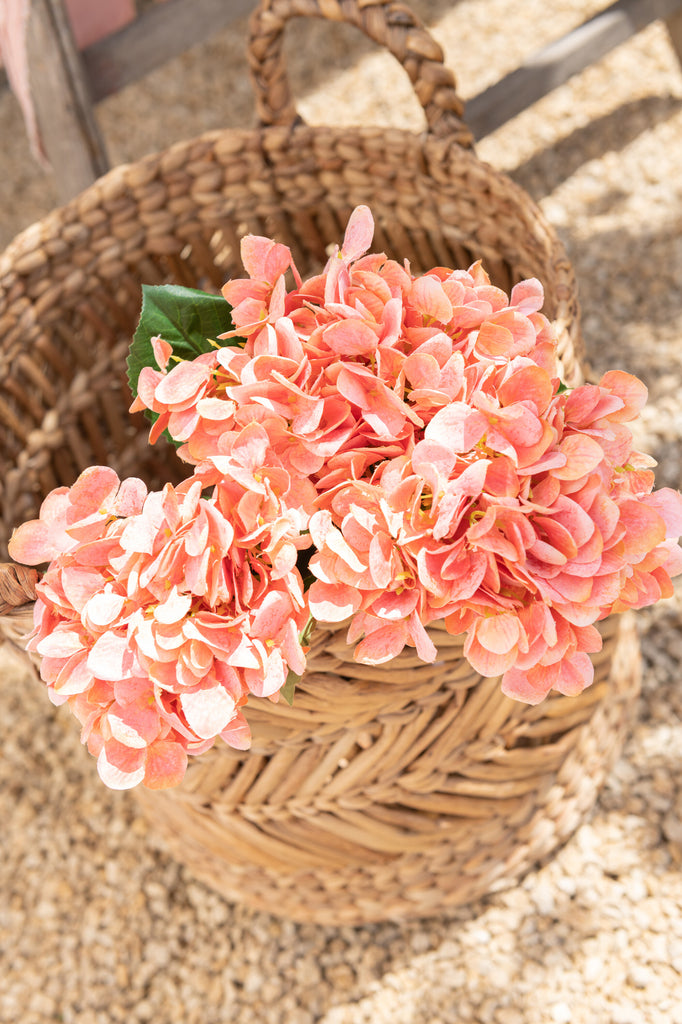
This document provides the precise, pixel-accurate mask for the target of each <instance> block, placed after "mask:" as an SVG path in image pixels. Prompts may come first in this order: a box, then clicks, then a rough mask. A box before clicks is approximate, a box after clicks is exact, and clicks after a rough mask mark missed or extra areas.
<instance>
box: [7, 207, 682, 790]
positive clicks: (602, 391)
mask: <svg viewBox="0 0 682 1024" xmlns="http://www.w3.org/2000/svg"><path fill="white" fill-rule="evenodd" d="M372 234H373V222H372V218H371V214H370V212H369V210H368V209H367V208H366V207H359V208H358V209H357V210H356V211H355V212H354V213H353V215H352V217H351V219H350V222H349V225H348V229H347V231H346V235H345V239H344V242H343V246H342V247H341V249H340V250H337V251H335V252H334V253H333V255H332V256H331V257H330V259H329V262H328V263H327V266H326V267H325V269H324V271H323V272H322V273H321V274H320V275H319V276H316V277H313V278H311V279H310V280H307V281H305V282H303V281H302V280H301V277H300V275H299V273H298V271H297V269H296V267H295V265H294V263H293V260H292V256H291V253H290V251H289V249H288V248H287V247H286V246H284V245H280V244H277V243H275V242H273V241H271V240H269V239H265V238H259V237H254V236H248V237H247V238H245V239H244V240H243V243H242V260H243V263H244V266H245V268H246V270H247V272H248V274H249V277H248V278H246V279H243V280H233V281H230V282H228V283H227V284H226V285H225V286H224V289H223V295H224V297H225V298H226V299H227V301H228V302H229V303H230V304H231V306H232V321H233V324H234V330H233V331H231V332H230V333H229V334H228V335H223V336H222V337H221V339H220V340H221V341H223V342H225V344H224V345H223V346H222V347H220V346H216V347H215V349H214V350H212V351H211V352H208V353H204V354H203V355H200V356H198V357H197V358H196V359H194V360H191V361H190V360H186V361H182V362H175V361H173V359H172V355H173V352H172V347H171V345H170V344H169V343H168V342H166V341H164V340H163V339H161V338H156V339H154V342H153V345H154V356H155V360H156V364H157V368H153V367H151V366H148V367H145V369H143V370H142V373H141V374H140V378H139V382H138V394H137V398H136V400H135V403H134V405H133V409H147V410H150V411H151V412H152V413H154V414H155V415H156V417H157V418H156V422H155V424H154V427H153V429H152V434H151V440H152V441H154V440H156V438H157V437H158V436H159V435H160V434H161V433H162V432H163V431H168V432H169V434H170V435H171V437H172V438H173V439H174V440H175V441H176V442H178V443H179V444H180V447H179V454H180V456H181V457H182V458H183V459H184V460H185V461H186V463H188V465H189V466H190V467H191V475H190V476H189V478H188V479H187V480H186V481H185V482H184V483H183V484H182V485H181V486H180V487H179V488H178V489H177V490H173V489H172V488H171V487H170V485H169V486H167V487H166V488H165V489H164V491H163V492H162V493H161V494H149V495H146V494H145V492H144V489H143V486H142V485H141V484H140V482H139V481H125V482H124V483H122V484H120V485H119V481H118V479H117V478H116V477H115V475H114V474H113V473H112V471H110V470H105V469H103V468H97V469H95V470H91V471H87V472H86V473H85V474H83V476H82V477H81V478H80V479H79V481H78V482H77V483H76V485H74V487H72V488H71V489H70V490H69V489H66V488H62V489H60V490H58V491H56V492H53V494H52V495H50V496H49V497H48V499H46V502H45V504H44V506H43V509H42V510H41V518H40V520H38V521H35V522H33V523H30V524H26V525H25V526H23V527H21V528H20V529H19V530H18V531H17V533H16V534H15V537H14V539H13V542H12V543H13V549H12V554H13V557H15V558H17V560H19V561H24V562H29V563H31V564H38V563H39V562H41V561H46V560H50V559H52V560H53V561H52V563H51V566H50V568H49V569H48V571H47V573H46V575H45V576H44V578H43V580H42V582H41V584H40V585H39V594H40V596H39V600H38V602H37V606H36V607H37V612H36V616H37V617H36V631H35V635H34V637H33V639H32V640H31V645H32V647H33V649H35V650H37V651H38V652H39V653H40V654H42V655H43V656H44V658H43V676H44V678H45V680H46V681H47V683H48V685H49V687H50V692H51V694H52V696H53V699H55V700H59V701H61V700H68V701H69V703H70V704H71V706H72V708H73V710H74V712H75V713H76V714H77V715H78V717H79V719H80V720H81V722H82V723H83V731H84V736H85V737H86V738H87V741H88V744H89V746H90V749H91V750H92V751H93V753H95V754H97V755H98V759H99V764H100V774H101V775H102V778H103V779H104V781H105V782H107V783H108V784H110V785H119V786H124V785H134V784H136V783H137V782H138V781H143V782H144V784H145V785H166V784H172V783H175V782H176V781H177V780H178V779H179V778H180V777H181V776H182V773H183V771H184V766H185V760H186V755H187V753H191V752H199V751H202V750H204V749H206V747H207V746H208V745H210V744H211V742H213V739H214V738H215V737H217V736H221V737H222V738H223V739H225V740H226V741H227V742H228V743H232V744H234V745H237V746H243V745H245V744H247V743H248V728H247V726H246V723H245V721H244V718H243V715H242V713H241V711H240V710H239V709H240V707H242V706H243V705H244V703H245V701H246V699H247V697H248V696H249V694H253V695H255V696H260V697H268V698H270V699H277V695H278V691H279V690H280V689H281V687H282V686H283V684H284V682H285V680H286V678H287V675H288V673H289V672H290V671H291V672H293V673H295V674H300V673H301V672H302V671H303V670H304V668H305V655H304V649H303V647H302V645H301V632H302V630H303V629H304V627H305V625H306V623H308V621H309V617H310V616H312V617H313V618H314V619H315V620H317V621H323V622H332V623H340V622H345V621H346V620H350V622H349V629H348V642H349V643H354V644H357V646H356V647H355V657H356V659H357V660H358V661H362V662H365V663H368V664H372V665H378V664H381V663H383V662H386V661H388V660H390V659H392V658H394V657H395V656H396V655H398V654H399V653H400V651H401V650H402V649H403V647H404V646H405V645H409V646H412V647H415V648H416V651H417V653H418V655H419V657H420V658H422V659H423V660H425V661H433V660H435V659H436V657H437V651H436V648H435V647H434V644H433V642H432V640H431V639H430V637H429V634H428V632H427V630H426V628H425V627H426V626H427V625H428V624H429V623H431V622H434V621H435V620H443V621H444V623H445V626H446V628H447V629H448V630H449V631H450V632H452V633H454V634H465V635H466V636H465V643H464V654H465V656H466V658H467V659H468V660H469V662H470V663H471V665H472V666H473V668H474V669H475V670H476V671H477V672H479V673H480V674H481V675H485V676H497V675H500V676H502V688H503V690H504V692H505V693H507V694H508V695H510V696H513V697H515V698H518V699H520V700H523V701H527V702H529V703H536V702H538V701H540V700H542V699H543V697H545V696H546V694H547V693H548V692H549V691H550V690H552V689H554V690H558V691H559V692H561V693H564V694H577V693H579V692H580V691H581V690H582V689H583V688H584V687H585V686H587V685H589V683H590V682H591V680H592V663H591V661H590V658H589V654H590V653H592V652H595V651H597V650H598V649H599V647H600V644H601V639H600V634H599V632H598V631H597V629H596V628H595V626H594V623H595V622H596V621H598V620H599V619H602V618H604V617H605V616H606V615H608V614H610V613H611V612H614V611H615V612H618V611H622V610H624V609H626V608H638V607H642V606H644V605H647V604H651V603H653V602H654V601H656V600H658V599H659V598H661V597H664V596H669V595H670V594H671V593H672V585H671V582H670V577H671V576H672V575H674V574H676V573H678V572H680V571H682V551H681V550H680V548H679V546H678V543H677V541H678V538H679V536H680V535H681V534H682V497H680V495H679V494H678V493H677V492H675V491H672V490H670V489H663V490H659V491H654V490H653V486H654V477H653V473H652V471H651V465H652V464H653V462H652V460H651V459H649V458H647V457H646V456H644V455H642V454H640V453H638V452H636V451H634V450H633V439H632V434H631V432H630V430H629V428H628V426H627V423H628V422H630V421H632V420H633V419H635V418H636V417H637V415H638V414H639V412H640V410H641V408H642V405H643V404H644V402H645V399H646V389H645V388H644V385H643V384H641V382H639V381H638V380H637V379H636V378H634V377H632V376H630V375H629V374H626V373H623V372H620V371H612V372H610V373H607V374H605V376H604V377H603V378H602V379H601V381H600V382H599V383H598V384H584V385H582V386H580V387H577V388H575V389H573V390H568V389H566V388H564V386H563V385H562V384H561V381H560V375H559V368H558V363H557V354H556V343H555V339H554V336H553V332H552V329H551V325H550V323H549V321H548V320H547V318H546V317H545V316H544V315H543V314H542V313H541V312H540V309H541V307H542V304H543V290H542V286H541V284H540V283H539V282H538V281H537V280H534V279H533V280H529V281H523V282H521V283H519V284H517V285H515V287H514V288H513V289H512V291H511V295H509V296H508V295H507V294H505V292H504V291H502V290H501V289H499V288H497V287H495V286H494V285H492V284H491V282H490V280H489V278H488V276H487V275H486V273H485V272H484V270H483V268H482V267H481V265H480V264H478V263H477V264H474V265H473V266H472V267H470V268H469V269H468V270H454V271H453V270H450V269H446V268H442V267H436V268H434V269H432V270H430V271H429V272H428V273H426V274H423V275H420V276H414V275H412V274H411V273H410V270H409V267H408V266H407V265H405V266H401V265H400V264H398V263H397V262H395V261H393V260H390V259H387V258H386V257H385V256H384V255H376V254H373V255H365V253H366V252H367V250H368V249H369V247H370V244H371V240H372ZM204 494H207V495H208V497H202V495H204Z"/></svg>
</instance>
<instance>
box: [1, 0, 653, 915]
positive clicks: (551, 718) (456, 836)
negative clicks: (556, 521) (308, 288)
mask: <svg viewBox="0 0 682 1024" xmlns="http://www.w3.org/2000/svg"><path fill="white" fill-rule="evenodd" d="M295 15H303V16H322V17H326V18H329V19H331V20H337V21H348V22H350V23H352V24H355V25H357V26H358V27H360V28H361V29H363V31H365V32H366V34H367V35H369V36H370V37H371V38H373V39H374V40H375V41H377V42H379V43H380V44H382V45H384V46H386V47H387V48H388V49H389V50H390V51H391V52H392V53H393V54H394V55H395V56H396V58H397V59H398V60H399V61H400V62H401V63H402V64H403V66H404V67H405V69H406V71H407V73H408V74H409V76H410V79H411V81H412V82H413V84H414V88H415V91H416V94H417V96H418V98H419V100H420V102H421V103H422V106H423V107H424V111H425V115H426V121H427V126H428V127H427V131H426V132H425V133H424V134H422V135H417V134H415V133H412V132H407V131H401V130H396V129H390V130H388V129H379V128H371V127H363V128H357V129H349V128H344V129H337V128H332V127H308V126H306V125H305V124H303V123H301V121H300V119H299V118H298V117H297V116H296V112H295V109H294V107H293V105H292V102H291V99H290V94H289V90H288V86H287V81H286V74H285V69H284V65H283V60H282V47H281V44H282V32H283V29H284V26H285V23H286V22H287V20H288V19H290V18H291V17H293V16H295ZM249 57H250V63H251V68H252V72H253V81H254V87H255V90H256V95H257V100H258V112H259V117H260V121H261V124H260V126H259V127H258V128H257V129H256V130H254V131H240V132H237V131H221V132H211V133H207V134H204V135H201V136H199V137H198V138H195V139H192V140H190V141H186V142H182V143H179V144H177V145H174V146H172V147H170V148H169V149H167V150H165V151H163V152H161V153H159V154H156V155H153V156H150V157H147V158H145V159H143V160H141V161H139V162H137V163H133V164H130V165H125V166H121V167H117V168H115V169H114V170H113V171H111V172H110V173H109V174H107V175H105V176H104V177H103V178H101V179H100V180H99V181H97V182H96V183H95V184H93V185H92V186H91V187H90V188H89V189H87V190H86V191H85V192H83V193H82V194H81V195H80V196H78V197H77V198H75V199H74V200H73V201H72V202H70V203H69V204H68V205H67V206H65V207H62V208H61V209H58V210H55V211H54V212H53V213H52V214H51V215H50V216H48V217H46V218H45V219H44V220H42V221H40V222H39V223H37V224H35V225H33V226H32V227H31V228H29V229H28V230H27V231H25V232H23V233H22V234H21V235H20V236H19V237H18V238H17V239H16V240H15V241H14V242H13V243H12V244H11V245H10V246H9V248H8V249H7V250H6V252H5V253H4V254H3V255H2V256H1V257H0V374H1V379H2V387H1V389H0V431H1V439H2V444H1V445H0V449H1V451H0V543H1V544H2V545H3V546H6V541H7V539H8V537H9V535H10V533H11V531H12V529H13V528H14V526H16V525H17V524H18V523H20V522H22V521H24V520H26V519H29V518H33V517H34V516H35V515H36V514H37V511H38V507H39V505H40V502H41V500H42V498H43V497H44V496H45V494H46V493H47V492H48V491H49V490H51V489H52V488H53V487H56V486H58V485H60V484H67V485H68V484H71V483H72V482H73V481H74V479H75V478H76V476H77V475H78V473H79V472H80V471H81V470H82V469H84V468H85V467H86V466H88V465H91V464H93V463H98V464H109V465H111V466H113V467H114V468H115V469H116V470H117V471H118V472H119V473H120V474H121V475H131V474H134V475H137V476H142V477H143V478H144V479H146V480H147V482H148V483H149V484H150V485H151V486H159V485H161V484H162V483H163V482H164V481H165V480H167V479H174V480H175V479H178V478H180V477H181V476H182V475H183V469H182V467H181V466H180V465H179V464H178V462H177V460H176V457H175V455H174V453H173V451H172V450H171V449H170V448H166V449H164V448H163V447H161V446H156V447H155V448H151V447H149V445H148V444H147V429H146V423H145V421H144V420H142V419H133V418H131V417H130V415H129V413H128V406H129V404H130V396H129V392H128V388H127V384H126V382H125V358H126V354H127V349H128V345H129V342H130V338H131V336H132V334H133V332H134V330H135V325H136V320H137V316H138V312H139V308H140V301H141V292H140V286H141V284H142V283H149V284H155V283H162V282H166V281H174V282H176V283H180V284H185V285H188V286H191V287H198V288H202V289H205V290H213V291H217V290H218V289H219V287H220V286H221V285H222V284H223V283H224V281H225V280H226V279H227V278H229V277H232V276H235V275H239V274H241V273H242V272H243V271H242V268H241V265H240V261H239V239H240V238H241V236H243V235H244V234H245V233H247V232H253V233H256V234H264V235H268V236H271V237H275V238H277V240H278V241H281V242H284V243H286V244H287V245H289V246H290V247H291V249H292V251H293V253H294V256H295V259H296V261H297V264H298V267H299V269H300V270H301V272H302V273H303V274H304V275H305V274H306V273H310V272H312V271H314V270H315V269H317V268H318V267H320V266H321V265H322V264H324V262H325V260H326V255H327V249H328V246H329V245H330V244H331V243H334V242H337V241H339V240H340V238H341V237H342V235H343V229H344V226H345V222H346V220H347V218H348V216H349V214H350V212H351V210H352V209H353V208H354V207H355V206H356V205H358V204H361V203H364V204H367V205H368V206H370V207H371V209H372V212H373V215H374V218H375V221H376V224H377V232H376V235H375V244H374V249H375V251H381V250H383V251H385V252H386V253H387V254H388V255H390V256H393V257H395V258H399V259H403V258H404V257H407V258H408V259H409V260H410V262H411V265H412V269H413V270H414V271H415V272H417V271H419V270H424V269H427V268H429V267H431V266H434V265H444V266H455V267H466V266H468V265H469V264H470V263H471V262H472V261H473V260H474V259H478V258H481V259H483V261H484V264H485V266H486V268H487V269H488V271H489V272H490V273H491V276H492V278H493V280H494V282H495V283H496V284H499V285H500V286H501V287H503V288H505V289H506V290H508V289H509V288H510V287H511V286H512V285H513V284H514V283H515V282H516V281H518V280H521V279H523V278H526V277H531V276H535V277H538V278H540V280H542V281H543V283H544V285H545V289H546V304H545V312H546V313H547V315H548V316H549V317H550V319H551V320H552V321H553V323H554V326H555V329H556V332H557V336H558V339H559V351H560V354H561V358H562V362H563V376H564V379H565V380H566V381H567V383H569V384H574V383H577V382H578V381H579V380H580V377H581V370H580V355H581V342H580V334H579V322H578V312H577V300H576V290H575V281H574V277H573V271H572V268H571V266H570V263H569V261H568V259H567V257H566V254H565V251H564V249H563V247H562V245H561V243H560V242H559V240H558V238H557V236H556V234H555V232H554V231H553V229H552V228H551V226H550V225H549V224H548V223H547V221H546V220H545V218H544V217H543V215H542V214H541V212H540V211H539V209H538V208H537V206H536V205H535V204H534V203H533V201H532V200H531V199H530V198H529V197H528V195H527V194H526V193H525V192H523V190H521V189H520V188H518V187H517V186H516V185H515V184H514V183H513V182H512V181H511V180H510V179H509V178H508V177H506V176H505V175H503V174H500V173H498V172H497V171H495V170H494V169H493V168H491V167H489V166H487V165H486V164H484V163H482V162H481V161H479V160H478V159H477V157H476V156H475V154H474V153H473V151H472V150H471V148H470V142H471V139H470V135H469V133H468V130H467V129H466V126H465V124H464V123H463V121H462V104H461V102H460V100H459V98H458V96H457V93H456V90H455V85H454V78H453V76H452V73H451V72H450V71H449V70H448V69H447V68H445V67H444V65H443V63H442V53H441V51H440V48H439V47H438V45H437V44H436V43H435V42H434V40H433V39H432V38H431V37H430V36H429V35H428V33H426V32H425V31H424V29H423V28H422V27H421V26H420V25H419V24H418V23H417V21H416V19H415V18H414V16H413V15H412V13H411V12H410V11H409V9H408V8H406V7H404V6H403V5H402V4H400V3H397V2H393V0H379V2H376V3H369V4H367V3H363V2H362V0H264V2H263V3H262V4H261V6H260V7H259V8H258V9H257V11H256V12H255V14H254V16H253V19H252V35H251V39H250V44H249ZM32 585H33V577H32V576H31V575H30V574H25V573H24V574H23V575H22V574H21V572H19V574H17V567H11V566H10V567H8V568H7V569H6V570H3V572H2V573H1V574H0V599H1V600H2V601H3V602H5V604H6V606H7V607H9V606H10V605H17V606H18V607H17V610H16V611H14V612H11V611H6V614H5V615H4V616H3V617H2V618H0V630H2V633H3V634H4V635H5V636H6V637H7V638H8V639H10V640H12V641H13V642H17V641H18V636H19V635H20V634H21V632H22V631H23V628H24V626H25V623H26V620H27V612H28V611H30V606H29V605H26V604H25V603H24V604H23V607H22V603H23V602H26V601H30V600H31V599H32V597H33V596H34V594H33V592H32V590H31V587H32ZM8 595H9V596H8ZM605 628H606V630H607V634H608V635H607V639H606V641H605V646H604V650H603V652H602V653H601V654H600V655H599V656H598V657H597V658H596V663H597V677H598V678H597V682H595V684H594V686H592V687H591V688H590V689H589V690H588V691H586V692H585V693H584V694H583V695H582V696H581V697H579V698H573V699H569V698H566V697H559V696H556V697H552V698H550V699H549V700H547V701H545V702H544V704H542V705H540V706H539V707H538V708H529V707H526V706H525V705H520V704H517V703H514V702H512V701H510V700H508V699H507V698H506V697H504V696H503V695H502V694H501V693H500V690H499V685H498V682H497V681H495V680H482V679H480V678H479V677H477V676H475V674H474V673H473V671H472V670H471V668H470V667H469V666H468V664H467V663H466V662H465V661H464V660H463V659H462V657H461V645H460V643H459V641H458V640H457V639H455V638H453V637H450V636H449V635H448V634H447V633H445V632H444V631H443V630H436V631H435V634H434V635H435V639H436V641H437V644H438V647H439V652H440V655H439V660H438V662H437V663H436V664H435V665H424V664H422V663H420V662H419V661H418V660H417V659H416V658H415V657H413V656H410V655H407V654H406V655H403V656H401V657H400V658H398V659H396V660H395V661H393V662H391V663H390V664H389V665H387V666H383V667H380V668H368V667H367V666H360V665H358V664H356V663H355V662H354V661H353V660H352V659H351V657H350V653H349V651H348V649H347V648H346V646H345V643H344V639H343V637H344V631H343V629H336V630H332V631H328V630H323V629H321V628H320V629H318V630H317V632H316V634H315V636H314V642H313V648H312V651H311V656H310V669H309V671H308V673H307V674H306V676H305V678H304V681H303V683H302V684H301V687H300V688H299V691H298V692H297V696H296V701H295V705H294V707H293V708H289V707H287V706H284V705H283V704H278V705H271V704H266V705H265V706H262V705H263V702H261V706H260V707H258V706H254V707H252V708H250V709H249V712H248V714H249V718H250V721H251V724H252V728H253V733H254V745H253V750H252V751H251V752H250V753H247V754H240V753H237V752H235V751H233V750H231V749H229V748H227V747H225V746H224V745H222V746H220V747H216V748H215V749H214V750H213V751H211V752H209V754H207V755H204V756H203V757H202V758H198V759H195V762H194V763H193V764H192V766H191V767H190V769H189V771H188V775H187V779H186V782H185V784H184V785H183V786H182V787H181V788H180V789H179V790H175V791H170V792H167V793H142V794H141V797H140V798H141V800H142V801H143V804H144V805H145V806H146V807H147V809H148V812H149V816H150V820H151V821H152V822H153V824H154V827H155V828H158V829H159V830H161V831H163V832H164V833H165V834H166V835H167V837H168V842H169V844H170V847H171V848H172V849H173V850H174V852H175V853H176V854H177V856H178V857H180V858H181V859H182V860H184V861H185V862H186V863H187V864H188V865H189V867H190V868H191V869H192V871H193V872H194V873H195V874H196V875H197V876H198V877H200V878H202V879H204V880H205V881H207V882H208V883H209V884H210V885H212V886H214V887H216V888H218V889H219V890H221V891H222V892H224V893H225V894H226V895H227V896H228V897H230V898H231V899H236V900H240V901H244V902H246V903H249V904H250V905H252V906H254V907H261V908H264V909H267V910H270V911H274V912H277V913H281V914H285V915H287V916H290V917H292V918H295V919H299V920H307V921H318V922H327V923H342V922H343V923H359V922H362V921H369V920H377V919H384V918H398V917H402V916H406V915H415V914H428V913H432V912H436V911H439V910H441V909H442V908H446V907H453V906H457V905H459V904H462V903H466V902H468V901H470V900H472V899H474V898H476V897H477V896H480V895H482V894H483V893H485V892H488V891H490V890H491V889H492V888H496V887H499V886H501V885H503V884H509V883H510V882H512V881H513V880H514V879H516V878H517V877H518V876H519V875H520V873H521V872H522V871H524V870H526V869H527V868H528V867H529V866H531V865H532V864H533V863H534V862H535V861H536V860H537V859H538V858H542V857H544V856H546V855H547V854H548V853H549V852H550V851H551V850H552V849H553V848H554V847H555V846H556V845H557V844H558V843H559V842H561V841H562V840H563V839H564V838H566V837H567V836H568V835H569V834H570V833H571V831H572V830H573V829H574V828H575V827H576V825H577V824H578V823H579V821H580V819H581V817H582V815H583V814H584V813H585V812H586V811H587V810H588V809H589V807H590V806H591V805H592V803H593V801H594V798H595V795H596V792H597V790H598V787H599V785H600V784H601V782H602V780H603V778H604V775H605V773H606V771H607V770H608V768H609V766H610V764H611V762H612V760H613V758H614V756H615V754H616V753H617V751H618V750H619V748H620V744H621V742H622V738H623V730H624V727H625V723H626V721H627V717H628V711H629V709H630V708H631V706H632V698H633V695H634V694H635V692H636V690H637V682H638V671H637V650H636V643H635V640H634V636H633V633H632V630H631V627H630V626H628V624H627V621H625V622H624V623H622V624H621V623H620V622H618V621H617V620H613V621H612V620H609V621H608V622H607V623H606V626H605Z"/></svg>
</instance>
